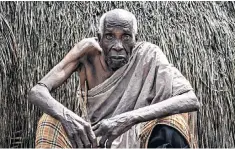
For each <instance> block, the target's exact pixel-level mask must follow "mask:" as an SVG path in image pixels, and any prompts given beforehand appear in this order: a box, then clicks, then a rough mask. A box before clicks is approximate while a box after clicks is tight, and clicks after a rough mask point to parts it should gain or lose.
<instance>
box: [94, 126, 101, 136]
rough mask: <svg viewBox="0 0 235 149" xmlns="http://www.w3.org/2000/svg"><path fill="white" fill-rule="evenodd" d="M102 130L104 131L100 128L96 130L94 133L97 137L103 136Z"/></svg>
mask: <svg viewBox="0 0 235 149" xmlns="http://www.w3.org/2000/svg"><path fill="white" fill-rule="evenodd" d="M101 130H102V129H101V128H98V129H96V130H95V131H94V133H95V136H96V137H99V136H101V135H102V131H101Z"/></svg>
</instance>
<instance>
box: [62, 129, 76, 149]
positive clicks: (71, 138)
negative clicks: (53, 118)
mask: <svg viewBox="0 0 235 149" xmlns="http://www.w3.org/2000/svg"><path fill="white" fill-rule="evenodd" d="M66 126H67V125H64V126H63V128H64V130H65V132H66V134H67V136H68V138H69V141H70V143H71V145H72V147H73V148H76V142H75V140H74V138H73V134H74V132H73V129H72V128H71V127H68V126H67V127H66Z"/></svg>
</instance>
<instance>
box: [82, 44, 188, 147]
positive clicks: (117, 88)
mask: <svg viewBox="0 0 235 149" xmlns="http://www.w3.org/2000/svg"><path fill="white" fill-rule="evenodd" d="M189 90H192V87H191V85H190V83H189V82H188V81H187V80H186V79H185V77H184V76H182V74H181V73H180V72H179V71H178V70H177V69H176V68H175V67H173V66H172V65H171V64H169V62H168V60H167V58H166V56H165V55H164V54H163V52H162V51H161V50H160V48H159V47H158V46H156V45H154V44H151V43H148V42H142V43H138V44H136V46H135V48H134V49H133V53H132V56H131V58H130V60H129V62H128V63H127V64H126V65H124V66H123V67H121V68H120V69H118V70H117V71H116V72H115V73H114V74H113V75H112V76H111V77H110V78H109V79H107V80H106V81H104V82H103V83H102V84H99V85H98V86H96V87H94V88H92V89H91V90H89V91H88V93H87V97H88V98H87V101H85V102H87V104H86V106H87V107H86V108H85V109H87V114H88V115H87V118H88V119H89V120H90V122H91V123H92V124H95V123H97V122H99V121H101V120H102V119H107V118H110V117H113V116H115V115H118V114H121V113H124V112H127V111H130V110H134V109H138V108H141V107H145V106H148V105H151V104H155V103H158V102H161V101H163V100H166V99H168V98H170V97H172V96H176V95H179V94H182V93H184V92H187V91H189ZM78 94H80V92H78ZM84 94H85V93H84V92H83V96H84ZM78 96H80V95H78ZM80 105H84V102H83V104H80ZM83 109H84V107H83ZM141 125H142V124H139V125H136V126H133V127H132V129H130V130H129V131H127V132H126V133H124V134H123V135H122V136H120V137H119V138H117V139H116V140H115V141H114V142H113V144H112V147H114V148H115V147H122V148H126V147H128V148H135V147H139V139H138V135H139V132H140V129H141Z"/></svg>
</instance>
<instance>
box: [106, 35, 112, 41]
mask: <svg viewBox="0 0 235 149" xmlns="http://www.w3.org/2000/svg"><path fill="white" fill-rule="evenodd" d="M105 38H106V39H108V40H111V39H113V35H112V34H106V35H105Z"/></svg>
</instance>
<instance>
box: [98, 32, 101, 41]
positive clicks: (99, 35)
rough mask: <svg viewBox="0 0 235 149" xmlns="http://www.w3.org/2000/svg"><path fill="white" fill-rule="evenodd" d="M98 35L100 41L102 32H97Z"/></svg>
mask: <svg viewBox="0 0 235 149" xmlns="http://www.w3.org/2000/svg"><path fill="white" fill-rule="evenodd" d="M97 37H98V41H99V42H100V40H101V34H100V32H98V33H97Z"/></svg>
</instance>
